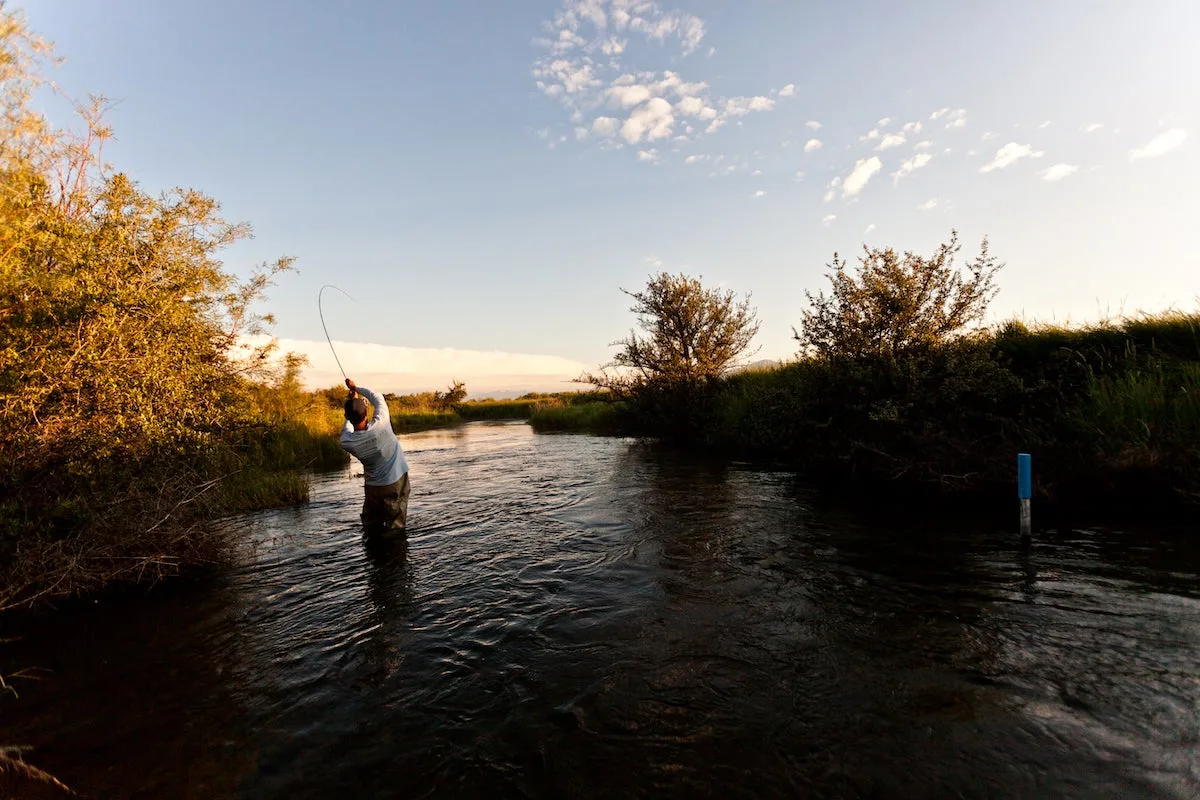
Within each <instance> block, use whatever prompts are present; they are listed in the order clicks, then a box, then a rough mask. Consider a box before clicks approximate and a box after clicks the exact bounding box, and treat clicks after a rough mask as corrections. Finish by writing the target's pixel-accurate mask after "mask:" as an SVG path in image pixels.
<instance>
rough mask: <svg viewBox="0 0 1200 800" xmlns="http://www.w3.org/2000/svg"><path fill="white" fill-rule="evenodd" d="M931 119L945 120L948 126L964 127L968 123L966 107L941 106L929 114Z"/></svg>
mask: <svg viewBox="0 0 1200 800" xmlns="http://www.w3.org/2000/svg"><path fill="white" fill-rule="evenodd" d="M929 118H930V119H931V120H945V123H946V127H947V128H962V127H964V126H965V125H966V124H967V110H966V109H965V108H941V109H938V110H937V111H934V112H933V113H932V114H930V115H929Z"/></svg>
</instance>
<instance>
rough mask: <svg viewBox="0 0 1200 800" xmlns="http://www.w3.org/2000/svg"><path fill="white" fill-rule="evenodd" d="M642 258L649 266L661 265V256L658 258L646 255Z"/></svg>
mask: <svg viewBox="0 0 1200 800" xmlns="http://www.w3.org/2000/svg"><path fill="white" fill-rule="evenodd" d="M642 260H643V261H645V262H646V263H647V264H649V265H650V266H652V267H656V268H657V267H661V266H662V265H663V260H662V259H661V258H659V257H658V256H646V257H645V258H644V259H642Z"/></svg>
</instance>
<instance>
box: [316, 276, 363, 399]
mask: <svg viewBox="0 0 1200 800" xmlns="http://www.w3.org/2000/svg"><path fill="white" fill-rule="evenodd" d="M326 289H334V290H336V291H339V292H341V293H342V294H344V295H346V297H350V294H349V293H348V292H346V291H345V290H343V289H338V287H336V286H334V285H333V284H332V283H327V284H325V285H324V286H322V287H321V291H319V292H317V313H318V314H319V315H320V316H321V330H323V331H325V341H327V342H329V350H330V352H332V353H333V360H334V361H336V362H337V365H338V369H339V370H341V372H342V377H343V378H345V379H347V380H349V379H350V376H349V375H347V374H346V370H345V369H343V368H342V360H341V359H340V358H338V354H337V350H334V348H333V339H330V338H329V328H327V327H325V311H324V310H323V309H322V308H321V296H322V295H323V294H324V293H325V290H326ZM350 299H351V300H354V298H353V297H350Z"/></svg>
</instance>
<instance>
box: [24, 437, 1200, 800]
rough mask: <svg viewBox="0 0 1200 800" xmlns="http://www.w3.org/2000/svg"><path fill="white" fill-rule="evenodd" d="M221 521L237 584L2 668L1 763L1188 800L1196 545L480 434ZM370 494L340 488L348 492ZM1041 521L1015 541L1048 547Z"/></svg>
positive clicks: (63, 626)
mask: <svg viewBox="0 0 1200 800" xmlns="http://www.w3.org/2000/svg"><path fill="white" fill-rule="evenodd" d="M402 441H403V443H404V446H405V448H406V451H407V453H408V455H409V461H410V464H411V469H412V480H413V484H412V485H413V495H412V500H411V510H410V515H411V516H410V528H409V531H408V536H407V546H401V545H393V546H391V547H374V546H367V545H366V544H365V543H364V541H363V538H362V534H361V530H360V528H359V525H358V519H357V514H358V511H359V507H360V505H361V498H362V479H361V468H359V467H358V465H357V463H356V464H354V465H353V466H352V467H351V468H350V469H348V470H346V471H344V472H338V473H333V474H326V475H322V476H318V477H317V478H316V479H315V482H314V487H313V492H312V499H311V502H309V503H308V504H307V505H304V506H303V507H298V508H290V509H284V510H273V511H266V512H260V513H256V514H251V515H246V516H243V517H239V518H237V519H234V520H230V521H229V522H228V523H226V524H229V525H231V526H233V527H234V528H236V529H237V533H238V536H239V537H240V538H241V540H242V541H244V542H245V543H246V548H245V553H244V555H243V557H242V558H241V559H240V562H239V564H238V565H237V566H236V567H232V568H229V569H225V570H222V571H221V572H220V574H218V575H216V576H210V577H206V578H205V579H203V580H198V581H177V582H174V583H170V584H166V585H164V586H161V587H158V588H156V589H154V590H153V591H152V592H150V593H149V595H148V596H146V597H138V598H133V599H129V598H123V599H120V600H105V601H103V602H100V603H96V604H95V605H94V606H93V607H91V608H85V609H73V610H71V611H68V612H64V613H61V614H57V615H52V616H49V617H47V618H45V619H42V620H40V621H39V622H38V624H37V626H36V627H34V628H33V629H31V630H26V631H23V632H22V637H23V638H22V639H21V640H20V641H17V642H15V643H12V644H10V645H9V650H10V653H9V655H8V657H9V658H10V659H11V660H12V661H13V663H21V664H22V665H23V666H26V667H35V668H38V669H41V670H44V672H42V673H40V674H41V677H42V680H40V681H38V682H28V681H26V682H21V683H19V684H17V685H18V689H19V691H20V693H21V696H20V699H19V700H17V701H13V700H12V699H11V698H9V699H6V700H5V701H4V704H3V706H2V707H0V708H2V709H3V714H4V719H3V725H2V726H0V744H22V745H30V746H32V747H33V750H32V751H30V752H29V753H27V755H26V758H27V760H29V761H30V762H31V763H34V764H36V765H38V766H40V767H42V768H45V769H47V770H49V771H50V772H53V773H55V774H56V775H57V776H58V777H60V778H61V779H62V780H64V781H65V782H66V783H67V784H68V785H70V786H71V787H72V788H74V789H76V790H78V791H80V792H83V793H85V794H86V795H87V796H89V797H96V798H126V797H129V798H134V797H136V798H224V797H231V798H232V797H236V798H347V800H348V799H349V798H354V800H366V799H367V798H385V797H386V798H390V797H423V796H454V797H520V796H569V797H581V798H590V797H606V798H608V797H630V796H638V797H663V796H671V797H705V796H720V797H796V796H806V797H859V796H861V797H988V798H1006V797H1012V798H1029V797H1088V798H1095V797H1122V798H1130V797H1189V796H1195V795H1196V794H1197V791H1198V789H1197V787H1200V667H1198V664H1200V658H1198V657H1200V569H1198V568H1200V547H1198V546H1197V543H1196V541H1195V538H1196V537H1189V536H1187V535H1185V534H1186V532H1184V535H1181V533H1180V532H1178V531H1171V530H1166V529H1161V528H1160V529H1151V530H1138V531H1135V530H1129V529H1118V528H1105V527H1088V528H1066V529H1055V530H1040V529H1039V530H1037V532H1036V535H1035V537H1034V542H1033V544H1032V545H1031V546H1027V547H1023V546H1022V545H1021V544H1020V542H1019V541H1018V538H1017V537H1016V536H1015V533H1014V526H1015V522H1016V520H1015V501H1014V509H1013V514H1012V519H1008V518H1007V517H1006V518H1005V519H1004V520H996V519H994V518H989V517H986V516H984V515H982V514H979V515H964V514H961V513H960V514H957V515H955V516H950V515H937V516H933V515H928V514H925V515H916V514H910V515H907V516H906V517H904V518H897V517H896V516H895V515H894V514H888V513H883V512H881V511H878V510H875V511H871V510H870V509H869V507H868V506H869V503H867V502H865V501H864V503H863V504H862V507H861V508H846V507H845V506H844V505H843V506H841V507H838V506H831V505H829V504H827V503H823V502H821V500H820V498H818V497H816V496H814V495H812V494H810V493H808V492H807V491H806V490H805V488H804V486H803V484H801V483H799V482H798V481H797V480H796V478H795V476H793V475H791V474H789V473H786V472H776V471H763V470H761V469H754V468H751V467H749V466H745V465H736V464H721V463H710V462H706V461H703V460H700V459H697V458H695V457H691V456H686V455H682V454H677V453H669V452H663V451H661V450H657V449H654V448H649V447H646V446H642V445H639V444H637V443H634V442H631V441H628V440H623V439H616V438H604V437H592V436H579V435H537V434H534V433H532V432H531V430H530V429H529V427H528V426H526V425H523V424H509V423H501V424H497V423H473V424H470V425H466V426H464V427H461V428H458V429H452V430H441V431H431V432H426V433H420V434H414V435H408V436H404V437H402ZM356 473H359V474H356ZM1034 522H1035V526H1036V523H1037V519H1036V517H1035V520H1034Z"/></svg>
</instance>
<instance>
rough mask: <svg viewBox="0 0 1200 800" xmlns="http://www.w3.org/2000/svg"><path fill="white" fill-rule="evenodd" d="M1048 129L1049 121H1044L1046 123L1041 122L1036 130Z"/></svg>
mask: <svg viewBox="0 0 1200 800" xmlns="http://www.w3.org/2000/svg"><path fill="white" fill-rule="evenodd" d="M1049 127H1050V120H1046V121H1045V122H1043V123H1042V124H1041V125H1038V128H1039V129H1040V128H1049Z"/></svg>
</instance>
